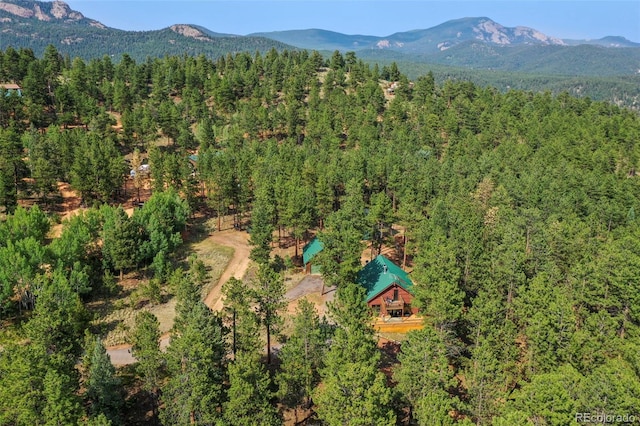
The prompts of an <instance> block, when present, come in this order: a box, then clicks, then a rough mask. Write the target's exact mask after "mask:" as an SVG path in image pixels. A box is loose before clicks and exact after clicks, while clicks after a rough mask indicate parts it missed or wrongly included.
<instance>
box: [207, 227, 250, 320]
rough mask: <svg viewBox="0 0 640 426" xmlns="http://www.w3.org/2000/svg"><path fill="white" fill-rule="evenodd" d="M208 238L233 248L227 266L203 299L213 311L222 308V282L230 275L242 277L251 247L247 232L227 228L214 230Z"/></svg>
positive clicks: (248, 260) (247, 266)
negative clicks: (218, 230)
mask: <svg viewBox="0 0 640 426" xmlns="http://www.w3.org/2000/svg"><path fill="white" fill-rule="evenodd" d="M209 238H211V240H212V241H213V242H214V243H216V244H220V245H222V246H226V247H231V248H232V249H233V250H234V251H233V256H232V257H231V260H229V263H228V264H227V267H226V268H225V270H224V272H223V273H222V275H221V276H220V279H218V283H217V284H216V285H215V286H214V287H213V288H212V289H211V291H210V292H209V294H207V297H205V299H204V303H205V305H207V306H208V307H209V308H211V309H212V310H214V311H220V310H222V286H223V285H224V283H226V282H227V281H228V280H229V278H231V277H235V278H237V279H242V277H244V274H245V273H246V272H247V268H249V262H250V259H249V253H250V252H251V248H250V247H249V234H247V233H246V232H240V231H236V230H234V229H228V230H225V231H220V232H215V233H213V234H211V236H210V237H209Z"/></svg>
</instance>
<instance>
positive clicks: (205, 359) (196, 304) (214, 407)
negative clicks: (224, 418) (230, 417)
mask: <svg viewBox="0 0 640 426" xmlns="http://www.w3.org/2000/svg"><path fill="white" fill-rule="evenodd" d="M178 285H180V287H182V289H178V298H179V305H178V306H177V307H176V311H177V314H178V317H177V318H176V321H175V324H174V328H173V331H172V336H171V343H170V345H169V347H168V348H167V355H166V356H167V371H168V374H169V380H168V382H167V383H166V384H165V386H164V387H163V389H162V402H163V405H164V407H163V409H162V410H161V412H160V419H161V420H162V422H163V423H168V424H189V423H198V424H211V423H215V422H216V421H217V420H218V419H220V415H221V409H222V405H223V403H224V401H225V392H224V390H223V382H224V380H225V365H224V361H225V360H224V354H225V345H224V334H225V329H224V327H223V325H222V320H221V318H220V317H219V316H218V315H217V314H215V313H213V312H212V311H211V310H210V309H209V308H208V307H207V306H206V305H205V304H204V303H203V302H202V301H201V300H200V296H199V292H198V291H197V289H196V288H195V286H194V285H193V283H192V282H191V281H189V280H181V281H180V283H179V284H178Z"/></svg>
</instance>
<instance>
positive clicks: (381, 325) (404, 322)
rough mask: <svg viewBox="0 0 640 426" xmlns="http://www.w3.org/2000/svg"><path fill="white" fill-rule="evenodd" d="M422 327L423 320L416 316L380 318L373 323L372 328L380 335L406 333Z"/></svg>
mask: <svg viewBox="0 0 640 426" xmlns="http://www.w3.org/2000/svg"><path fill="white" fill-rule="evenodd" d="M422 327H424V324H423V319H422V317H420V316H417V315H411V316H409V317H403V318H390V317H380V318H378V319H376V321H375V322H374V323H373V328H374V329H375V330H376V331H378V332H382V333H407V332H409V331H411V330H420V329H421V328H422Z"/></svg>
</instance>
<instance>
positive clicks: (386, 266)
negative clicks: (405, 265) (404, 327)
mask: <svg viewBox="0 0 640 426" xmlns="http://www.w3.org/2000/svg"><path fill="white" fill-rule="evenodd" d="M357 280H358V284H360V285H361V286H363V287H364V288H365V290H366V291H367V305H369V307H370V308H371V309H372V310H373V311H374V312H375V313H376V314H379V315H390V316H392V317H404V316H409V315H411V314H416V313H418V309H417V308H415V307H413V306H412V301H413V282H412V281H411V278H409V274H407V273H406V272H405V271H403V270H402V268H400V267H399V266H398V265H396V264H395V263H393V262H392V261H391V260H389V259H387V258H386V257H385V256H383V255H378V256H377V257H376V258H375V259H373V260H372V261H371V262H369V263H367V264H366V265H365V266H364V268H362V269H361V270H360V272H358V278H357Z"/></svg>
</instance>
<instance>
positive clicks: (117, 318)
mask: <svg viewBox="0 0 640 426" xmlns="http://www.w3.org/2000/svg"><path fill="white" fill-rule="evenodd" d="M203 237H204V238H200V239H197V240H196V241H192V242H187V244H185V245H184V246H183V250H181V252H180V255H179V257H180V259H186V258H187V256H189V255H190V254H192V253H195V254H196V255H197V256H198V259H200V260H201V261H202V262H203V263H204V264H205V267H206V270H207V280H206V281H205V284H204V286H203V288H202V294H203V297H204V296H205V295H206V294H207V293H208V292H209V291H210V290H211V288H213V286H215V285H216V283H217V282H218V279H219V278H220V275H222V272H223V271H224V269H225V267H226V266H227V264H228V263H229V260H230V259H231V256H233V249H232V248H229V247H224V246H221V245H219V244H216V243H214V242H212V241H211V240H210V239H209V238H206V236H203ZM179 263H180V264H182V265H183V266H185V267H186V261H180V262H179ZM120 284H121V289H120V291H119V292H118V294H116V295H114V296H111V297H108V298H105V299H103V300H100V301H96V302H93V303H90V304H89V305H90V309H91V311H93V312H94V313H95V314H96V317H97V318H98V319H96V320H95V321H94V322H93V324H92V325H93V326H94V327H96V328H97V329H98V332H99V333H100V334H101V335H103V336H105V337H104V343H105V345H106V346H115V345H121V344H125V343H128V336H129V333H130V331H131V330H132V329H133V327H134V326H135V318H136V315H137V314H138V312H140V311H143V310H146V311H150V312H151V313H153V314H154V315H155V316H156V317H157V318H158V321H159V322H160V332H161V333H163V334H164V333H167V332H169V330H171V327H172V326H173V322H174V319H175V306H176V299H175V298H174V297H173V294H172V293H171V289H169V288H168V286H166V285H164V286H163V288H162V300H163V303H160V304H151V303H149V300H148V299H147V298H146V297H145V296H144V294H143V290H142V289H143V288H144V286H145V285H147V284H148V280H146V279H137V278H136V277H135V276H134V274H131V275H130V276H128V277H127V278H125V279H124V280H123V282H122V283H120Z"/></svg>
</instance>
